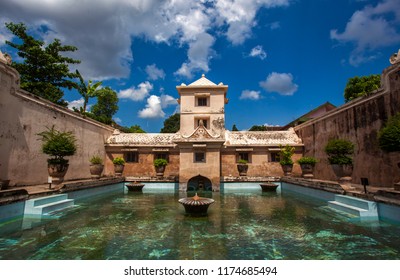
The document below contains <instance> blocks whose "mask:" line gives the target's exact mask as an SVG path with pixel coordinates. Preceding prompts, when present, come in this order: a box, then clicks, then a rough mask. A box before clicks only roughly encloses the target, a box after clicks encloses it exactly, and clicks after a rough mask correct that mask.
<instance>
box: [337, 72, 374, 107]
mask: <svg viewBox="0 0 400 280" xmlns="http://www.w3.org/2000/svg"><path fill="white" fill-rule="evenodd" d="M380 86H381V76H380V75H370V76H363V77H358V76H356V77H353V78H350V79H349V80H348V82H347V84H346V88H345V89H344V99H345V102H348V101H350V100H353V99H355V98H357V97H360V96H364V95H367V94H368V93H370V92H372V91H374V90H376V89H379V88H380Z"/></svg>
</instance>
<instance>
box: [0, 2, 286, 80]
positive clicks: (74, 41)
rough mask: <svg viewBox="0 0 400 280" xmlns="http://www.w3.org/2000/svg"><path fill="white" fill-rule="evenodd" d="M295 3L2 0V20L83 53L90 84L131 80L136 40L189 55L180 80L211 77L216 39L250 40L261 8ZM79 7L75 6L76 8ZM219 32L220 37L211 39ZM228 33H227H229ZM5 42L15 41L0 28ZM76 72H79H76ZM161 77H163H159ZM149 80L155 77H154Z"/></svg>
mask: <svg viewBox="0 0 400 280" xmlns="http://www.w3.org/2000/svg"><path fill="white" fill-rule="evenodd" d="M289 2H290V0H202V1H187V0H130V1H128V0H114V1H107V0H86V1H80V2H79V5H78V4H76V3H75V2H74V1H67V0H63V1H62V0H60V1H57V4H55V2H54V1H49V0H2V1H1V4H0V6H1V8H0V18H1V19H7V21H12V22H20V21H23V22H25V23H26V25H27V26H28V27H30V28H32V29H33V30H34V33H35V34H38V35H40V36H41V37H42V38H43V39H44V40H45V41H49V40H51V39H52V38H60V39H61V40H62V42H63V44H67V45H73V46H76V47H77V48H78V51H76V52H74V53H71V55H68V56H71V57H74V58H76V59H80V60H81V61H82V62H81V64H79V65H78V66H76V67H78V68H79V71H80V72H81V74H82V75H83V76H84V77H86V78H87V79H92V80H105V79H111V78H126V77H129V74H130V71H131V65H132V63H133V62H134V55H133V52H132V48H133V49H135V43H134V41H133V43H132V38H145V39H146V40H148V41H150V42H154V43H157V44H158V43H166V44H168V45H170V46H173V47H178V48H181V49H182V50H187V53H186V54H187V58H186V59H185V60H184V61H182V62H181V66H180V67H179V69H177V71H176V74H177V75H182V76H185V77H191V76H192V74H193V72H195V71H202V72H207V71H209V63H210V60H211V58H212V57H213V53H214V50H213V46H214V42H215V41H216V38H217V37H219V36H226V37H227V39H228V40H229V41H230V42H232V43H233V44H241V43H243V42H244V41H245V40H246V39H247V38H249V37H251V33H252V28H253V27H254V26H256V25H257V22H256V20H255V17H256V14H257V12H258V11H259V10H260V9H261V8H267V9H270V8H275V7H285V6H288V5H289ZM71 3H75V4H71ZM215 28H217V29H218V30H219V32H216V33H211V32H210V30H213V29H215ZM225 31H226V32H225ZM0 37H1V38H5V39H10V35H9V33H8V34H7V33H6V31H5V30H4V28H3V29H1V28H0ZM72 70H73V71H74V69H72ZM158 77H159V76H158ZM149 79H152V78H151V75H149Z"/></svg>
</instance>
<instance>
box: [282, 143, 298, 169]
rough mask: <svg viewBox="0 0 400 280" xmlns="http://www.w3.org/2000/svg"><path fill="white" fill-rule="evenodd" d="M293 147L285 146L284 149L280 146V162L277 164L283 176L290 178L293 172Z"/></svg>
mask: <svg viewBox="0 0 400 280" xmlns="http://www.w3.org/2000/svg"><path fill="white" fill-rule="evenodd" d="M294 150H295V148H294V147H291V146H289V145H286V146H285V147H282V146H281V150H280V152H279V156H280V161H279V163H280V164H281V166H282V170H283V173H284V174H285V176H290V175H291V174H292V170H293V160H292V156H293V154H294Z"/></svg>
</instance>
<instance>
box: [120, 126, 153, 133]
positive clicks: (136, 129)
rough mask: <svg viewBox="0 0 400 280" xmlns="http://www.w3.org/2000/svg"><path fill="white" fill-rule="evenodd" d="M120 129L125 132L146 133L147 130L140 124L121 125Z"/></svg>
mask: <svg viewBox="0 0 400 280" xmlns="http://www.w3.org/2000/svg"><path fill="white" fill-rule="evenodd" d="M119 130H121V131H122V132H124V133H146V131H144V130H143V129H142V128H141V127H140V125H132V126H131V127H125V126H121V127H120V128H119Z"/></svg>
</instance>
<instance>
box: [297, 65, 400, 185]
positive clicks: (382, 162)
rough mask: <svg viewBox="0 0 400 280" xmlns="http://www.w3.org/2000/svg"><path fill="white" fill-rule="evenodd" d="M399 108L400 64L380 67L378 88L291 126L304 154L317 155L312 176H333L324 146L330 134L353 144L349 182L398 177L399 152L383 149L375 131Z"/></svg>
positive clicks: (381, 181)
mask: <svg viewBox="0 0 400 280" xmlns="http://www.w3.org/2000/svg"><path fill="white" fill-rule="evenodd" d="M399 111H400V66H399V65H398V64H397V65H393V66H390V67H388V68H387V69H385V70H384V71H383V74H382V88H381V89H380V90H378V91H376V92H374V93H373V94H371V95H369V96H366V97H362V98H358V99H356V100H353V101H351V102H348V103H346V104H345V105H343V106H341V107H339V108H337V109H336V110H333V111H331V112H329V113H328V114H326V115H325V116H322V117H320V118H317V119H314V120H312V121H309V122H306V123H304V124H302V125H299V126H297V127H295V131H296V133H297V134H298V135H299V137H300V138H302V140H303V143H304V150H305V155H306V156H314V157H316V158H318V159H319V163H318V164H317V165H316V169H315V177H316V178H319V179H325V180H336V177H335V175H334V173H333V171H332V169H331V166H330V165H329V164H328V161H327V156H326V154H325V152H324V148H325V146H326V144H327V142H328V140H329V139H331V138H341V139H347V140H350V141H351V142H352V143H354V144H355V154H354V171H353V175H352V178H353V183H358V184H359V183H360V178H361V177H367V178H368V179H369V183H370V185H374V186H393V184H394V183H395V182H398V181H399V180H400V170H399V168H398V167H397V163H398V162H400V153H385V152H383V151H382V150H381V149H380V148H379V146H378V140H377V135H378V131H379V130H380V129H381V128H382V126H383V125H384V123H385V121H386V120H387V119H388V118H389V117H390V116H392V115H394V114H396V113H397V112H399Z"/></svg>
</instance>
